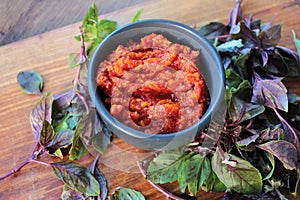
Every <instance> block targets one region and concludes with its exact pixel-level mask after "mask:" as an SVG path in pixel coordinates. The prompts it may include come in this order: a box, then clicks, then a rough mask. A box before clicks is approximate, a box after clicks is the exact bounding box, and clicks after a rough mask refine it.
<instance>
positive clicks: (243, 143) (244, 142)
mask: <svg viewBox="0 0 300 200" xmlns="http://www.w3.org/2000/svg"><path fill="white" fill-rule="evenodd" d="M258 137H259V134H254V135H251V136H249V137H247V138H244V139H242V140H239V141H237V142H236V144H237V145H238V146H239V147H241V146H248V145H250V144H251V143H254V142H255V141H256V139H257V138H258Z"/></svg>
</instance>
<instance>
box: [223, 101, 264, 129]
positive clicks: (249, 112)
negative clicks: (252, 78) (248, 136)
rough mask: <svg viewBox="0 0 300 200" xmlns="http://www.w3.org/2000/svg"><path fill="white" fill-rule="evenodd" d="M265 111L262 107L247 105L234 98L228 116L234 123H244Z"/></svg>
mask: <svg viewBox="0 0 300 200" xmlns="http://www.w3.org/2000/svg"><path fill="white" fill-rule="evenodd" d="M264 111H265V107H264V106H262V105H257V104H252V103H247V102H245V101H243V100H241V99H239V98H237V97H233V98H232V100H231V103H230V106H229V108H228V114H229V116H230V118H231V120H232V121H233V122H237V121H238V122H239V123H241V122H243V121H246V120H249V119H252V118H254V117H256V116H258V115H260V114H262V113H263V112H264Z"/></svg>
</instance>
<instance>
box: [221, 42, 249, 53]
mask: <svg viewBox="0 0 300 200" xmlns="http://www.w3.org/2000/svg"><path fill="white" fill-rule="evenodd" d="M243 46H244V45H243V43H242V40H241V39H238V40H229V41H227V42H225V43H222V44H220V45H219V46H217V51H220V52H236V51H238V49H239V48H241V47H243Z"/></svg>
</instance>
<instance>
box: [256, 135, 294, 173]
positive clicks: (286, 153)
mask: <svg viewBox="0 0 300 200" xmlns="http://www.w3.org/2000/svg"><path fill="white" fill-rule="evenodd" d="M257 147H259V148H261V149H263V150H265V151H267V152H269V153H271V154H272V155H274V156H275V157H277V158H278V160H280V161H281V162H282V164H283V165H284V167H285V168H286V169H288V170H293V169H296V167H297V159H298V156H297V149H296V147H295V146H294V145H293V144H291V143H289V142H287V141H284V140H276V141H270V142H267V143H264V144H260V145H257Z"/></svg>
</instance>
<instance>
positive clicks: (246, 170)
mask: <svg viewBox="0 0 300 200" xmlns="http://www.w3.org/2000/svg"><path fill="white" fill-rule="evenodd" d="M224 157H225V160H223V159H222V156H221V153H220V151H219V149H217V150H216V152H215V154H214V156H213V158H212V163H211V164H212V169H213V170H214V172H215V173H216V175H217V176H218V178H219V179H220V181H222V182H223V184H224V185H226V187H227V188H228V189H231V190H234V191H236V192H238V193H244V194H258V193H261V191H262V176H261V174H260V172H259V171H258V169H256V168H255V167H254V166H253V165H252V164H251V163H249V162H248V161H246V160H243V159H241V158H239V157H237V156H235V155H232V154H227V153H226V152H225V153H224Z"/></svg>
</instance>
